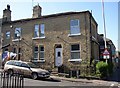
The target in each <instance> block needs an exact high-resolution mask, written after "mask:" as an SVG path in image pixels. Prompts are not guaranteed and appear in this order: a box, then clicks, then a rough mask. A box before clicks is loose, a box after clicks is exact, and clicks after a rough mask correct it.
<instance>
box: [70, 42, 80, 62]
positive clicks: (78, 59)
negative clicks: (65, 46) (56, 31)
mask: <svg viewBox="0 0 120 88" xmlns="http://www.w3.org/2000/svg"><path fill="white" fill-rule="evenodd" d="M72 45H79V50H72ZM72 45H71V52H70V53H71V55H72V53H79V54H80V55H79V58H75V59H74V58H72V57H71V59H69V60H68V61H71V62H72V61H79V62H81V61H82V59H80V57H81V46H80V44H72Z"/></svg>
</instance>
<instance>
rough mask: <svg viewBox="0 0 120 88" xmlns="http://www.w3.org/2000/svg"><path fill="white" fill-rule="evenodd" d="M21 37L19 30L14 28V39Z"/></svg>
mask: <svg viewBox="0 0 120 88" xmlns="http://www.w3.org/2000/svg"><path fill="white" fill-rule="evenodd" d="M20 37H21V28H15V39H17V38H20Z"/></svg>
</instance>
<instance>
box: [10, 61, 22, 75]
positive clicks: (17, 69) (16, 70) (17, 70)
mask: <svg viewBox="0 0 120 88" xmlns="http://www.w3.org/2000/svg"><path fill="white" fill-rule="evenodd" d="M20 65H21V62H17V61H16V62H14V65H13V66H12V69H13V71H14V73H21V68H20Z"/></svg>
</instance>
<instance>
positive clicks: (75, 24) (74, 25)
mask: <svg viewBox="0 0 120 88" xmlns="http://www.w3.org/2000/svg"><path fill="white" fill-rule="evenodd" d="M70 33H71V34H78V33H80V27H79V20H71V21H70Z"/></svg>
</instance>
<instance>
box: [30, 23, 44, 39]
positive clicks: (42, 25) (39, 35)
mask: <svg viewBox="0 0 120 88" xmlns="http://www.w3.org/2000/svg"><path fill="white" fill-rule="evenodd" d="M35 26H38V29H36V28H35V27H34V38H32V39H43V38H45V24H35ZM35 31H37V36H35ZM41 34H43V36H41Z"/></svg>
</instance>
